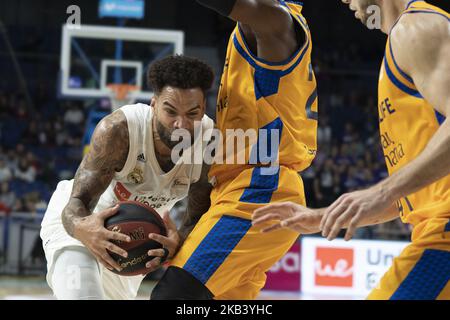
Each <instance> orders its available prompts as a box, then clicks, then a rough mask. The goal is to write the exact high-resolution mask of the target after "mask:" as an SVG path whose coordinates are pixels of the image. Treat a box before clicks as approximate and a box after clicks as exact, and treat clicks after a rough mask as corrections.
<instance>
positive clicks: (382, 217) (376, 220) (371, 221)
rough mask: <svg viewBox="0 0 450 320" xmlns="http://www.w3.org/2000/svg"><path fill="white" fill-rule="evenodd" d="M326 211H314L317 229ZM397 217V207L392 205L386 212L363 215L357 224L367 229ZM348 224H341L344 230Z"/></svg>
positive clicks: (323, 209) (324, 209)
mask: <svg viewBox="0 0 450 320" xmlns="http://www.w3.org/2000/svg"><path fill="white" fill-rule="evenodd" d="M327 209H328V208H321V209H316V213H317V221H318V222H317V225H318V229H320V227H319V225H320V222H321V220H322V218H323V216H324V215H325V211H326V210H327ZM398 217H399V213H398V208H397V205H396V204H392V205H391V206H390V207H389V208H388V209H387V210H385V211H382V212H380V213H378V214H375V215H373V214H372V215H363V216H362V218H361V220H360V221H359V223H358V227H368V226H372V225H376V224H382V223H385V222H389V221H392V220H395V219H397V218H398ZM349 224H350V220H349V221H345V222H344V224H343V228H345V229H346V228H348V227H349Z"/></svg>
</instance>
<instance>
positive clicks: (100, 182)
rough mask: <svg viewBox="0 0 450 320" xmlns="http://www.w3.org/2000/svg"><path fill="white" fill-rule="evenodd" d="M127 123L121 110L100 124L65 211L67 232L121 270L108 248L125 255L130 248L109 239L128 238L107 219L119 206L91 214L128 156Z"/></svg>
mask: <svg viewBox="0 0 450 320" xmlns="http://www.w3.org/2000/svg"><path fill="white" fill-rule="evenodd" d="M128 149H129V137H128V125H127V120H126V118H125V115H124V114H123V113H122V111H117V112H115V113H113V114H111V115H109V116H107V117H105V118H104V119H103V120H102V121H100V123H99V124H98V125H97V127H96V129H95V131H94V134H93V136H92V141H91V146H90V148H89V152H88V154H87V155H86V156H85V157H84V158H83V161H82V162H81V164H80V166H79V168H78V170H77V173H76V175H75V181H74V185H73V189H72V194H71V196H70V200H69V202H68V204H67V205H66V207H65V208H64V210H63V213H62V222H63V225H64V228H65V229H66V231H67V233H68V234H69V235H71V236H72V237H74V238H76V239H78V240H79V241H80V242H82V243H83V244H84V245H85V246H86V248H87V249H88V250H89V251H90V252H91V253H92V254H93V255H94V256H95V257H96V258H97V259H98V260H99V262H100V263H102V264H103V265H104V266H105V267H106V268H108V269H110V270H112V268H115V269H116V270H120V266H119V265H118V264H117V263H116V262H115V261H114V260H113V259H112V258H111V257H110V255H109V254H108V252H107V249H108V250H109V251H112V252H114V253H117V254H119V255H121V256H124V257H126V256H127V252H126V251H124V250H122V249H121V248H119V247H117V246H116V245H114V244H113V243H112V242H111V241H110V240H121V241H126V242H129V241H130V239H129V237H128V236H126V235H124V234H121V233H118V232H112V231H108V230H107V229H105V228H104V220H105V219H106V218H108V217H110V216H112V215H114V214H115V213H116V212H117V209H118V206H116V207H114V208H110V209H107V210H105V211H103V212H100V213H99V214H95V215H92V210H93V209H94V208H95V206H96V205H97V202H98V200H99V198H100V196H101V195H102V194H103V192H104V191H105V190H106V188H107V187H108V185H109V184H110V183H111V181H112V179H113V177H114V175H115V173H116V172H119V171H121V170H122V168H123V166H124V165H125V162H126V159H127V157H128Z"/></svg>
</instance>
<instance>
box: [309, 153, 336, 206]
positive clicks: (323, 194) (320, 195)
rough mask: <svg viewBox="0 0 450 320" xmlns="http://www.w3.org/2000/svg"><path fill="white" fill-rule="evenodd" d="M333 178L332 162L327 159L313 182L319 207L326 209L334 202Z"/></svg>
mask: <svg viewBox="0 0 450 320" xmlns="http://www.w3.org/2000/svg"><path fill="white" fill-rule="evenodd" d="M334 177H335V175H334V165H333V160H331V159H327V160H326V161H325V163H324V165H323V167H322V168H321V169H320V170H319V171H318V173H317V177H316V179H315V181H314V191H315V194H316V199H317V205H318V206H319V207H326V206H328V205H329V204H330V203H331V202H332V201H333V200H334V186H335V181H334Z"/></svg>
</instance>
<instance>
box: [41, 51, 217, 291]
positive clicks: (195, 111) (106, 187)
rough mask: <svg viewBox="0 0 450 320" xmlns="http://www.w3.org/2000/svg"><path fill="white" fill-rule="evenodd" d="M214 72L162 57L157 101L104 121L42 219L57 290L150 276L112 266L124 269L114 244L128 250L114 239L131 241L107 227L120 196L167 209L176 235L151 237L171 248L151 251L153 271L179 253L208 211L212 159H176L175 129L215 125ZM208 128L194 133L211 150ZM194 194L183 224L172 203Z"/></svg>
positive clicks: (128, 287)
mask: <svg viewBox="0 0 450 320" xmlns="http://www.w3.org/2000/svg"><path fill="white" fill-rule="evenodd" d="M213 78H214V75H213V72H212V69H211V68H210V67H209V66H208V65H206V64H205V63H203V62H201V61H199V60H196V59H192V58H188V57H184V56H171V57H168V58H165V59H162V60H160V61H157V62H155V63H154V64H153V65H152V66H151V68H150V69H149V73H148V81H149V84H150V86H151V87H152V89H153V90H154V92H155V96H154V97H153V98H152V100H151V105H150V106H149V105H145V104H135V105H129V106H124V107H122V108H120V109H119V110H117V111H115V112H114V113H112V114H111V115H109V116H107V117H105V118H104V119H103V120H102V121H101V122H100V123H99V124H98V125H97V128H96V129H95V131H94V134H93V136H92V140H91V146H90V149H89V152H88V153H87V154H86V156H85V157H84V159H83V161H82V162H81V164H80V166H79V168H78V170H77V173H76V175H75V178H74V179H73V180H71V181H61V182H60V183H59V184H58V187H57V189H56V191H55V192H54V194H53V196H52V198H51V200H50V203H49V205H48V208H47V211H46V213H45V217H44V220H43V222H42V229H41V238H42V241H43V245H44V251H45V255H46V259H47V267H48V272H47V282H48V284H49V286H50V287H51V288H52V290H53V293H54V295H55V296H56V298H58V299H74V300H79V299H83V300H86V299H134V298H135V297H136V295H137V291H138V289H139V286H140V283H141V281H142V280H143V278H144V276H133V277H123V276H119V275H117V274H115V273H113V272H111V270H113V269H116V270H118V271H120V266H119V265H118V264H117V263H116V262H115V261H114V260H113V259H112V258H111V256H110V255H109V254H108V251H107V250H109V251H111V252H114V253H116V254H119V255H121V256H124V257H126V255H127V252H126V251H124V250H122V249H121V248H119V247H118V246H116V245H115V244H114V243H113V242H112V241H111V240H121V241H127V242H128V241H130V239H129V237H128V236H127V235H124V234H120V233H116V232H111V231H108V230H107V229H105V228H104V220H105V219H106V218H107V217H110V216H112V215H114V214H115V213H116V212H117V208H118V206H117V205H116V206H115V204H116V203H117V202H119V201H123V200H130V201H139V202H142V203H145V204H147V205H149V206H151V207H153V208H154V209H155V210H156V211H157V212H158V213H160V214H161V215H163V218H164V221H165V223H166V225H167V228H168V236H167V237H163V236H159V235H154V234H152V235H149V237H150V238H152V239H154V240H156V241H158V242H160V243H161V244H163V246H164V248H165V249H166V250H163V249H158V250H150V251H149V256H156V258H154V259H153V260H151V261H150V262H149V263H147V265H146V266H147V268H148V269H149V271H153V270H155V269H156V268H158V267H159V266H160V265H161V262H162V261H161V260H163V258H164V257H165V256H166V255H167V254H168V258H169V259H170V258H171V257H172V256H173V255H174V254H175V253H176V251H177V249H178V247H179V245H180V243H181V242H182V241H183V238H184V237H186V236H187V234H188V233H189V232H190V229H191V228H192V227H193V224H194V223H195V220H196V217H198V216H200V215H201V214H203V213H204V212H206V211H207V209H208V208H209V205H210V202H209V194H210V191H211V185H210V184H209V183H208V181H207V172H208V167H207V166H203V165H202V164H187V163H184V162H182V161H179V162H177V163H174V162H173V161H172V158H171V152H172V149H173V147H174V146H175V145H176V144H177V143H178V142H174V141H171V135H172V133H173V131H174V130H176V129H186V130H188V131H189V132H190V133H191V134H193V132H194V125H195V124H194V122H195V123H196V124H197V130H198V129H199V127H200V126H201V128H200V129H201V130H200V132H204V131H205V130H207V129H212V128H213V126H214V124H213V121H212V120H211V119H210V118H208V117H207V116H206V115H205V104H206V92H207V91H208V90H209V89H210V88H211V86H212V83H213ZM199 124H201V125H199ZM197 132H198V131H197ZM202 136H203V134H201V135H200V137H196V138H195V141H194V139H193V141H192V143H193V145H192V146H191V147H193V150H202V151H204V150H205V145H206V143H204V142H203V143H202V140H203V137H202ZM198 143H202V145H200V146H199V145H197V144H198ZM197 147H199V148H200V149H197ZM186 197H188V209H187V213H186V215H185V216H184V221H183V223H182V226H181V229H180V230H178V231H177V230H176V227H175V225H174V223H173V222H172V221H171V220H170V218H169V215H168V211H169V210H170V209H171V208H172V207H173V206H174V205H175V203H176V202H178V201H180V200H182V199H184V198H186ZM167 251H168V253H167ZM158 257H159V258H158Z"/></svg>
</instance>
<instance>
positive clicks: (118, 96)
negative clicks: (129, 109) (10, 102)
mask: <svg viewBox="0 0 450 320" xmlns="http://www.w3.org/2000/svg"><path fill="white" fill-rule="evenodd" d="M107 87H108V88H109V90H110V91H111V93H110V99H111V108H112V112H114V111H116V110H117V109H119V108H121V107H123V106H125V105H128V104H131V103H133V102H134V100H135V99H134V97H133V95H132V94H131V93H132V92H134V91H139V89H140V88H139V86H136V85H131V84H123V83H118V84H108V85H107Z"/></svg>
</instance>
